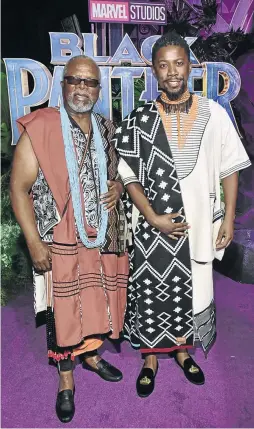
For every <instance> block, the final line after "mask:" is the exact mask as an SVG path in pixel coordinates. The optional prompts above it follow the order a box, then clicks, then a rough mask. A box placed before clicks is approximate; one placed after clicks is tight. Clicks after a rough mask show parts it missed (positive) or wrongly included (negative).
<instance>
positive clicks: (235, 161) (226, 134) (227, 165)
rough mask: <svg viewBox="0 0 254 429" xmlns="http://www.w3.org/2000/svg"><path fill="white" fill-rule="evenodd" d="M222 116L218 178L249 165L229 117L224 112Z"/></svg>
mask: <svg viewBox="0 0 254 429" xmlns="http://www.w3.org/2000/svg"><path fill="white" fill-rule="evenodd" d="M223 116H224V117H223V133H222V152H221V166H220V167H221V168H220V179H224V178H225V177H228V176H230V175H231V174H233V173H236V172H237V171H239V170H243V169H244V168H247V167H249V166H250V165H251V162H250V160H249V157H248V155H247V153H246V150H245V148H244V146H243V144H242V142H241V140H240V138H239V136H238V134H237V131H236V129H235V127H234V125H233V123H232V121H231V119H230V118H229V116H228V114H227V113H226V112H225V115H223Z"/></svg>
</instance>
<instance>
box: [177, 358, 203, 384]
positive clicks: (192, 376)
mask: <svg viewBox="0 0 254 429" xmlns="http://www.w3.org/2000/svg"><path fill="white" fill-rule="evenodd" d="M175 361H176V363H177V365H178V366H180V368H181V369H182V370H183V372H184V375H185V377H186V378H187V380H189V381H190V382H191V383H193V384H199V385H201V384H204V383H205V376H204V373H203V371H202V369H201V368H200V366H198V365H197V364H196V362H195V361H194V360H193V359H192V357H189V358H187V359H185V361H184V362H183V366H182V365H181V364H180V363H179V362H178V360H177V356H175Z"/></svg>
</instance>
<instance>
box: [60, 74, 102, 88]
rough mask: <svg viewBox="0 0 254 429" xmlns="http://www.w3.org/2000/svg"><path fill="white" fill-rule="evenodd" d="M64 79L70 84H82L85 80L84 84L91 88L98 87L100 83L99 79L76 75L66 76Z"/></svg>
mask: <svg viewBox="0 0 254 429" xmlns="http://www.w3.org/2000/svg"><path fill="white" fill-rule="evenodd" d="M64 79H65V80H66V81H67V83H68V85H80V84H81V82H84V85H85V86H88V87H90V88H97V86H98V85H100V82H99V81H98V80H97V79H87V78H84V79H83V78H81V77H75V76H64Z"/></svg>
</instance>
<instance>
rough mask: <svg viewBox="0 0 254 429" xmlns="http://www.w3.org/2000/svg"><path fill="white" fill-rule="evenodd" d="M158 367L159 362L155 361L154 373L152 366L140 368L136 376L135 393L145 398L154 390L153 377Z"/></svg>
mask: <svg viewBox="0 0 254 429" xmlns="http://www.w3.org/2000/svg"><path fill="white" fill-rule="evenodd" d="M158 368H159V363H158V361H157V367H156V371H155V373H154V372H153V370H152V368H144V367H143V368H142V369H141V372H140V374H139V376H138V378H137V383H136V389H137V394H138V396H140V397H141V398H146V397H147V396H149V395H151V393H152V392H153V390H154V385H155V377H156V374H157V371H158Z"/></svg>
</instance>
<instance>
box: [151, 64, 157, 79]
mask: <svg viewBox="0 0 254 429" xmlns="http://www.w3.org/2000/svg"><path fill="white" fill-rule="evenodd" d="M151 69H152V73H153V75H154V77H155V78H156V71H155V68H154V66H153V65H152V66H151Z"/></svg>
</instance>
